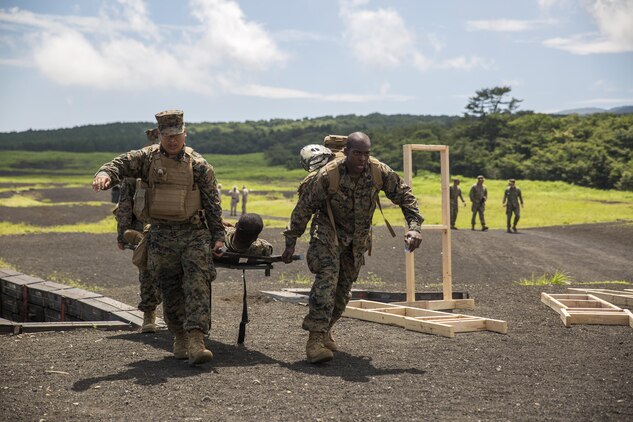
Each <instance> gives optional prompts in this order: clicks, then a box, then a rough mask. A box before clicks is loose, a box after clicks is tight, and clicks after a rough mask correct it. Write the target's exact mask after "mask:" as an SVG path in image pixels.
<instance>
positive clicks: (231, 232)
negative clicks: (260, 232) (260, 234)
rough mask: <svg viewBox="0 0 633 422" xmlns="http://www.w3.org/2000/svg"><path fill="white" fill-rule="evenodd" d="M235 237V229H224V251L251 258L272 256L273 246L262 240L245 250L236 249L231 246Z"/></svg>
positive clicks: (256, 241)
mask: <svg viewBox="0 0 633 422" xmlns="http://www.w3.org/2000/svg"><path fill="white" fill-rule="evenodd" d="M234 236H235V227H227V228H226V241H225V245H226V249H227V250H228V251H229V252H235V253H239V254H243V255H251V256H271V255H272V254H273V245H271V244H270V243H268V242H267V241H266V240H264V239H259V238H258V239H257V240H255V241H254V242H253V243H251V246H249V247H248V248H247V249H237V248H236V247H235V246H234V245H233V237H234Z"/></svg>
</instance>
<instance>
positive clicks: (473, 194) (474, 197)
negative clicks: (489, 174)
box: [468, 176, 488, 232]
mask: <svg viewBox="0 0 633 422" xmlns="http://www.w3.org/2000/svg"><path fill="white" fill-rule="evenodd" d="M468 196H469V197H470V202H471V204H472V205H471V210H472V212H473V216H472V218H471V219H470V224H471V226H472V230H475V217H476V216H477V214H479V221H480V222H481V231H483V232H485V231H486V230H488V227H487V226H486V217H485V216H484V211H486V200H487V199H488V188H486V186H485V185H484V177H483V176H477V183H475V184H474V185H473V187H472V188H470V193H469V194H468Z"/></svg>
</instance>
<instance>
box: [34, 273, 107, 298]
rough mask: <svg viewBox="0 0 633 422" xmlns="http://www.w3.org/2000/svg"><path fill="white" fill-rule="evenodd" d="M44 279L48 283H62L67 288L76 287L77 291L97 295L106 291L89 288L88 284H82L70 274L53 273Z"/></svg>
mask: <svg viewBox="0 0 633 422" xmlns="http://www.w3.org/2000/svg"><path fill="white" fill-rule="evenodd" d="M44 278H45V279H46V280H48V281H53V282H55V283H60V284H64V285H66V286H70V287H74V288H76V289H82V290H88V291H91V292H95V293H98V292H102V291H103V290H104V289H103V288H102V287H99V286H89V285H87V284H84V283H82V282H81V280H80V279H78V278H73V277H72V276H70V275H68V274H65V273H60V272H57V271H53V272H52V273H51V274H49V275H48V276H46V277H44Z"/></svg>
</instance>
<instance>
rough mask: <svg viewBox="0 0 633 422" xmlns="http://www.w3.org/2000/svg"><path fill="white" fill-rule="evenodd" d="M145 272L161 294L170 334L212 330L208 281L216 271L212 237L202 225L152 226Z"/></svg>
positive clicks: (209, 285)
mask: <svg viewBox="0 0 633 422" xmlns="http://www.w3.org/2000/svg"><path fill="white" fill-rule="evenodd" d="M147 246H148V270H149V272H150V273H151V274H152V276H153V277H154V278H155V280H157V282H158V284H159V286H160V290H161V291H162V295H163V314H164V317H165V320H166V322H167V327H168V328H169V330H170V331H172V332H175V331H181V330H183V329H184V330H186V331H190V330H193V329H198V330H201V331H202V332H204V333H207V332H208V331H209V329H210V327H211V282H212V281H213V280H214V279H215V276H216V272H215V268H214V266H213V259H212V256H211V250H212V246H211V234H210V233H209V230H208V229H207V228H206V227H204V226H199V227H195V226H191V227H173V226H172V227H169V226H163V225H160V224H156V225H152V228H151V229H150V232H149V238H148V245H147Z"/></svg>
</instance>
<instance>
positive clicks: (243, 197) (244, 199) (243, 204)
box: [241, 185, 248, 215]
mask: <svg viewBox="0 0 633 422" xmlns="http://www.w3.org/2000/svg"><path fill="white" fill-rule="evenodd" d="M241 194H242V215H244V214H246V201H247V200H248V189H246V185H242V192H241Z"/></svg>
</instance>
